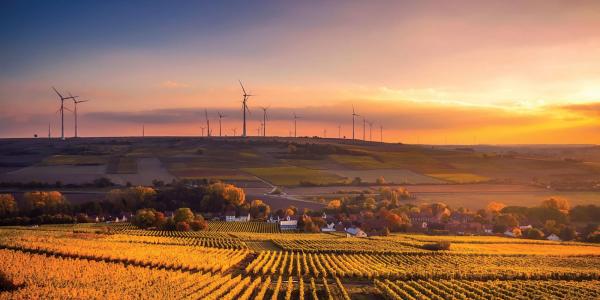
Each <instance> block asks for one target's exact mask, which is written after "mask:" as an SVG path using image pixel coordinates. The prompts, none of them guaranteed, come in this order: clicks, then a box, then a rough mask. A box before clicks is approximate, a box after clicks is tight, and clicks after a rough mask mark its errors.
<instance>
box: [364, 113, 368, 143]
mask: <svg viewBox="0 0 600 300" xmlns="http://www.w3.org/2000/svg"><path fill="white" fill-rule="evenodd" d="M366 125H367V120H366V119H365V117H363V141H366V140H367V133H366V132H367V131H366V130H365V129H366V128H367V126H366Z"/></svg>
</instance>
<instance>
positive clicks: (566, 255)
mask: <svg viewBox="0 0 600 300" xmlns="http://www.w3.org/2000/svg"><path fill="white" fill-rule="evenodd" d="M265 225H266V224H265ZM106 226H108V227H109V228H111V230H109V231H108V232H110V234H106V233H98V232H97V231H95V229H97V228H102V227H106ZM210 226H211V227H213V228H214V229H216V230H217V231H204V232H176V231H157V230H139V229H135V228H134V227H133V226H131V225H129V224H123V223H121V224H82V225H47V226H41V227H39V228H28V227H11V228H6V227H5V228H0V273H1V274H4V276H6V278H8V279H9V280H10V281H11V282H12V283H13V284H14V285H15V286H16V287H15V288H12V289H8V290H7V291H4V292H0V298H1V299H41V298H43V299H114V298H122V299H161V298H168V299H198V298H203V299H351V298H352V299H354V298H360V297H364V296H365V294H364V293H365V291H367V295H366V296H367V299H381V298H389V299H407V298H408V299H411V298H415V299H421V298H423V299H429V298H432V299H442V298H448V297H450V295H451V296H452V297H450V298H461V299H488V298H489V297H490V296H499V295H503V296H504V297H505V298H511V297H516V298H519V297H521V298H522V299H525V298H528V297H529V296H535V297H536V298H561V295H562V297H563V298H564V297H567V298H569V297H571V296H572V297H577V298H578V299H595V298H597V297H598V296H600V288H599V285H598V283H599V280H600V251H599V250H600V247H599V246H597V245H592V244H580V243H575V242H571V243H557V242H551V241H528V240H515V239H508V238H502V237H433V236H425V235H404V234H395V235H391V236H387V237H372V238H366V239H359V238H346V237H345V236H344V235H337V234H326V233H318V234H302V233H296V234H289V233H257V232H251V231H252V230H253V229H254V230H258V231H262V232H265V230H267V231H268V230H271V229H266V228H263V227H262V225H261V226H258V225H257V224H252V223H247V224H241V223H239V224H238V223H236V225H235V226H242V227H240V228H241V229H243V231H244V232H237V233H228V232H227V231H224V230H226V228H229V227H227V226H230V225H229V224H227V223H220V224H218V223H217V222H214V223H211V225H210ZM229 229H231V228H229ZM234 229H235V228H234ZM104 232H107V231H104ZM440 240H448V241H452V245H451V248H450V251H441V252H431V251H428V250H424V249H422V248H421V246H422V245H423V244H424V243H429V242H432V241H440ZM439 297H442V298H439Z"/></svg>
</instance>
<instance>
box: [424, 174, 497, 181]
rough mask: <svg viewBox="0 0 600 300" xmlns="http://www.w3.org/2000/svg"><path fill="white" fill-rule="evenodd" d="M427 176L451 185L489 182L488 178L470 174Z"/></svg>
mask: <svg viewBox="0 0 600 300" xmlns="http://www.w3.org/2000/svg"><path fill="white" fill-rule="evenodd" d="M427 176H431V177H433V178H438V179H442V180H445V181H448V182H452V183H478V182H485V181H488V180H490V178H487V177H485V176H480V175H476V174H471V173H440V174H438V173H435V174H427Z"/></svg>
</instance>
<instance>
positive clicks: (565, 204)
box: [541, 197, 571, 214]
mask: <svg viewBox="0 0 600 300" xmlns="http://www.w3.org/2000/svg"><path fill="white" fill-rule="evenodd" d="M541 206H542V207H546V208H551V209H556V210H558V211H560V212H562V213H563V214H568V213H569V209H570V208H571V203H570V202H569V200H567V199H566V198H562V197H552V198H550V199H548V200H544V201H543V202H542V205H541Z"/></svg>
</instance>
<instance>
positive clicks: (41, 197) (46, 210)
mask: <svg viewBox="0 0 600 300" xmlns="http://www.w3.org/2000/svg"><path fill="white" fill-rule="evenodd" d="M25 205H26V207H27V208H28V209H30V210H33V212H34V214H35V215H41V214H55V213H60V212H65V211H66V210H67V207H68V202H67V199H66V198H65V197H64V196H63V195H62V194H61V193H60V192H57V191H50V192H45V191H42V192H40V191H35V192H27V193H25Z"/></svg>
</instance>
